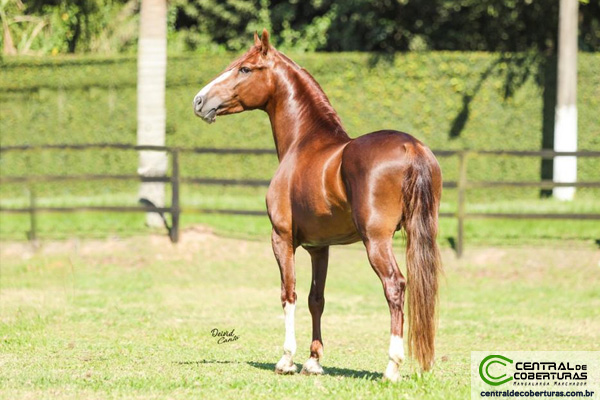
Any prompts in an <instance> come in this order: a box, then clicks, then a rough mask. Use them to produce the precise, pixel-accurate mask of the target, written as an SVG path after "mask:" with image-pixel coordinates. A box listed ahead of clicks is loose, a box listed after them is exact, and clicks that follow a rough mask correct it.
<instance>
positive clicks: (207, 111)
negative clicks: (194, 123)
mask: <svg viewBox="0 0 600 400" xmlns="http://www.w3.org/2000/svg"><path fill="white" fill-rule="evenodd" d="M205 105H206V96H200V95H196V97H194V101H193V102H192V106H193V107H194V114H196V115H197V116H198V117H200V118H202V119H203V120H204V122H208V123H209V124H212V123H213V122H215V118H216V117H217V108H216V107H213V108H210V107H204V106H205ZM203 109H204V110H203Z"/></svg>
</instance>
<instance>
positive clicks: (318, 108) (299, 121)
mask: <svg viewBox="0 0 600 400" xmlns="http://www.w3.org/2000/svg"><path fill="white" fill-rule="evenodd" d="M275 76H276V82H275V86H276V93H275V96H274V97H273V99H272V100H271V101H270V102H269V104H268V105H267V107H266V112H267V114H269V119H270V120H271V127H272V129H273V138H274V139H275V146H276V148H277V155H278V157H279V160H282V159H283V157H284V156H285V155H286V154H288V153H289V151H290V150H291V149H293V148H295V147H298V146H300V145H302V144H307V143H308V142H311V143H313V144H315V145H319V144H323V145H327V144H330V143H335V142H346V141H348V140H350V138H349V137H348V135H347V134H346V131H345V130H344V128H343V127H342V123H341V121H340V119H339V117H338V115H337V113H336V112H335V110H334V109H333V107H332V106H331V104H330V103H329V101H328V100H327V97H326V96H325V94H324V93H323V91H322V90H321V88H320V87H319V86H318V84H317V83H316V81H315V80H314V79H313V78H312V77H311V76H310V75H309V74H308V73H307V72H306V71H304V70H301V69H296V68H293V67H289V68H286V67H280V68H279V69H277V70H276V71H275Z"/></svg>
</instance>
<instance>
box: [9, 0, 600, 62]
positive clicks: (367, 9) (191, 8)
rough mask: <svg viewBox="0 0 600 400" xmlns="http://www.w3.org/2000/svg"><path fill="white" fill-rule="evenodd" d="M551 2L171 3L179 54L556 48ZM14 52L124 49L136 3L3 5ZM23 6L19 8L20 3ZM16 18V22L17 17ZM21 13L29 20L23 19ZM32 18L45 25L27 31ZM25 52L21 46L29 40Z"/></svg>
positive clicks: (589, 35) (589, 41) (599, 11)
mask: <svg viewBox="0 0 600 400" xmlns="http://www.w3.org/2000/svg"><path fill="white" fill-rule="evenodd" d="M558 3H559V2H558V1H557V0H524V1H523V0H430V1H427V2H423V1H421V0H398V1H387V0H351V1H343V2H340V1H334V0H306V1H298V0H294V1H288V0H249V1H247V0H223V1H221V0H172V1H170V2H169V11H168V17H167V23H168V27H169V46H170V48H171V49H173V50H176V51H183V50H203V51H211V52H214V51H217V50H229V51H232V50H233V51H239V50H241V49H243V48H245V46H246V45H245V43H246V42H247V40H248V37H250V35H251V34H252V33H253V32H254V31H261V30H262V29H263V28H267V29H269V30H270V31H271V30H272V34H273V35H272V37H273V40H274V43H275V44H276V45H277V46H279V47H280V48H282V49H295V50H299V51H314V50H321V51H376V52H384V53H388V54H391V53H394V52H396V51H407V50H415V51H424V50H469V51H508V52H515V51H518V52H521V51H532V50H533V51H537V52H540V53H542V54H545V55H548V54H554V53H555V52H556V47H557V46H556V43H557V41H556V36H557V29H558ZM0 5H1V6H0V8H2V9H3V10H4V11H2V13H0V14H2V15H3V16H2V19H3V20H6V21H8V29H9V31H10V32H12V35H13V37H14V41H15V42H17V43H18V44H19V46H17V47H18V50H19V51H20V52H40V53H49V52H54V53H57V52H71V53H72V52H96V51H103V52H112V53H115V52H126V51H129V50H132V49H133V46H134V45H135V43H136V40H137V27H138V20H137V18H138V11H139V10H138V1H137V0H32V1H29V2H27V5H24V4H23V3H21V2H20V1H15V2H13V1H9V0H2V2H0ZM19 5H20V6H19ZM579 14H580V23H579V47H580V49H581V50H582V51H599V50H600V2H598V1H581V2H580V5H579ZM19 18H21V20H19ZM23 18H26V20H23ZM38 24H42V25H43V30H42V31H41V33H40V32H38V33H36V34H35V35H32V33H33V31H34V30H35V29H36V26H37V25H38ZM32 36H36V37H35V38H34V40H33V41H32V43H30V46H31V47H30V48H28V49H27V51H22V50H23V48H24V47H26V43H28V42H29V38H31V37H32Z"/></svg>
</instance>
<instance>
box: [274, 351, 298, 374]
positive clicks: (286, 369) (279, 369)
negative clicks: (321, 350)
mask: <svg viewBox="0 0 600 400" xmlns="http://www.w3.org/2000/svg"><path fill="white" fill-rule="evenodd" d="M297 371H298V367H296V364H294V362H293V361H292V360H291V359H290V358H287V357H285V356H284V357H282V358H281V360H279V362H278V363H277V365H276V366H275V373H276V374H279V375H293V374H295V373H296V372H297Z"/></svg>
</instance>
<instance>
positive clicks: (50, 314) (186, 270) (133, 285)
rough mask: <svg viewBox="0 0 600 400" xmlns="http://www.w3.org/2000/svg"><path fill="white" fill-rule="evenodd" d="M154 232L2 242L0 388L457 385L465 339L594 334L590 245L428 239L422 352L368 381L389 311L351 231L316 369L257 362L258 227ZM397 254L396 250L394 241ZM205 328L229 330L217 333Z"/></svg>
mask: <svg viewBox="0 0 600 400" xmlns="http://www.w3.org/2000/svg"><path fill="white" fill-rule="evenodd" d="M182 238H183V242H182V243H180V244H179V245H178V246H172V245H171V244H170V243H169V242H168V241H167V240H166V239H165V238H162V237H159V236H144V237H136V238H130V239H125V240H109V241H82V242H73V241H70V242H59V243H48V244H45V245H43V246H42V248H41V249H40V250H39V251H38V253H32V252H31V250H30V248H29V246H28V245H27V244H25V243H23V244H14V243H13V244H7V243H4V245H3V246H2V252H1V253H0V254H1V256H2V279H1V280H0V293H1V302H0V365H1V368H0V397H2V398H7V399H8V398H10V399H17V398H36V399H44V398H48V399H50V398H52V399H57V398H98V399H107V398H173V399H178V398H181V399H189V398H203V399H205V398H208V399H241V398H244V399H245V398H253V399H254V398H258V399H261V398H264V399H273V398H311V399H320V398H323V399H325V398H353V399H354V398H359V399H377V398H384V399H397V398H401V399H444V400H445V399H461V400H462V399H465V398H468V397H469V382H470V378H469V359H470V351H474V350H494V349H503V350H506V349H514V350H598V349H600V347H599V343H600V335H599V333H598V332H600V312H599V310H600V297H599V296H598V292H597V287H596V283H597V282H598V281H599V279H600V275H599V273H600V271H599V270H598V268H597V263H598V261H599V260H598V258H599V256H598V253H597V251H596V250H594V249H593V248H586V247H581V246H579V247H577V246H576V247H571V248H563V249H549V248H542V247H539V248H520V249H519V248H517V249H515V248H508V249H498V248H496V249H490V248H485V249H472V250H470V251H469V252H467V254H466V257H465V258H464V259H463V260H461V261H457V260H455V257H454V255H453V253H452V252H451V251H450V250H445V251H444V252H443V260H444V264H445V271H446V273H445V278H444V279H442V284H441V300H440V319H439V331H438V336H437V356H436V366H435V369H434V370H433V372H432V373H428V374H425V375H423V376H421V377H419V376H418V375H417V374H416V373H415V369H414V364H413V363H412V362H411V361H408V362H407V363H406V364H405V365H404V366H403V371H402V372H403V379H402V381H401V382H399V383H398V384H395V385H394V384H390V383H386V382H382V380H381V376H382V372H383V370H384V368H385V365H386V362H387V355H386V351H387V346H388V340H389V339H388V338H389V336H388V334H389V333H388V329H389V312H388V310H387V305H386V302H385V299H384V296H383V292H382V289H381V284H380V282H379V280H378V279H377V277H376V276H375V274H374V273H373V272H372V270H371V268H370V267H369V265H368V263H367V259H366V255H365V252H364V250H363V248H362V246H361V245H353V246H346V247H335V248H333V249H332V251H331V262H330V268H329V276H328V282H327V291H326V299H327V300H326V301H327V305H326V308H325V314H324V316H323V336H324V342H325V358H324V360H323V365H324V368H325V370H326V372H327V373H328V374H327V375H325V376H322V377H305V376H278V375H275V374H274V373H273V371H272V370H273V367H274V364H275V362H276V361H277V359H278V357H279V356H280V353H281V345H282V342H283V333H284V329H283V318H282V312H281V305H280V301H279V290H280V289H279V272H278V269H277V266H276V263H275V261H274V258H273V256H272V254H271V251H270V244H269V241H268V240H257V241H243V240H237V239H230V238H219V237H215V236H213V235H210V234H207V233H204V232H198V231H187V235H185V234H184V236H183V237H182ZM398 260H399V263H400V264H401V268H402V269H404V266H403V265H404V262H403V257H400V256H398ZM309 265H310V262H309V259H308V256H307V255H306V253H305V252H304V251H302V250H299V251H298V252H297V266H298V267H297V282H298V285H297V291H298V299H299V300H298V306H297V318H296V336H297V340H298V352H297V355H296V357H295V361H296V363H298V364H300V363H302V362H303V361H305V358H307V357H308V354H309V352H308V349H309V345H310V334H311V333H310V316H309V312H308V309H307V305H306V300H305V299H306V296H307V294H308V288H309V282H310V267H309ZM213 328H219V329H227V330H231V329H235V332H236V334H237V335H239V340H238V341H236V342H233V343H228V344H222V345H219V344H217V343H216V340H215V338H213V337H212V336H211V334H210V331H211V330H212V329H213Z"/></svg>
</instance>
